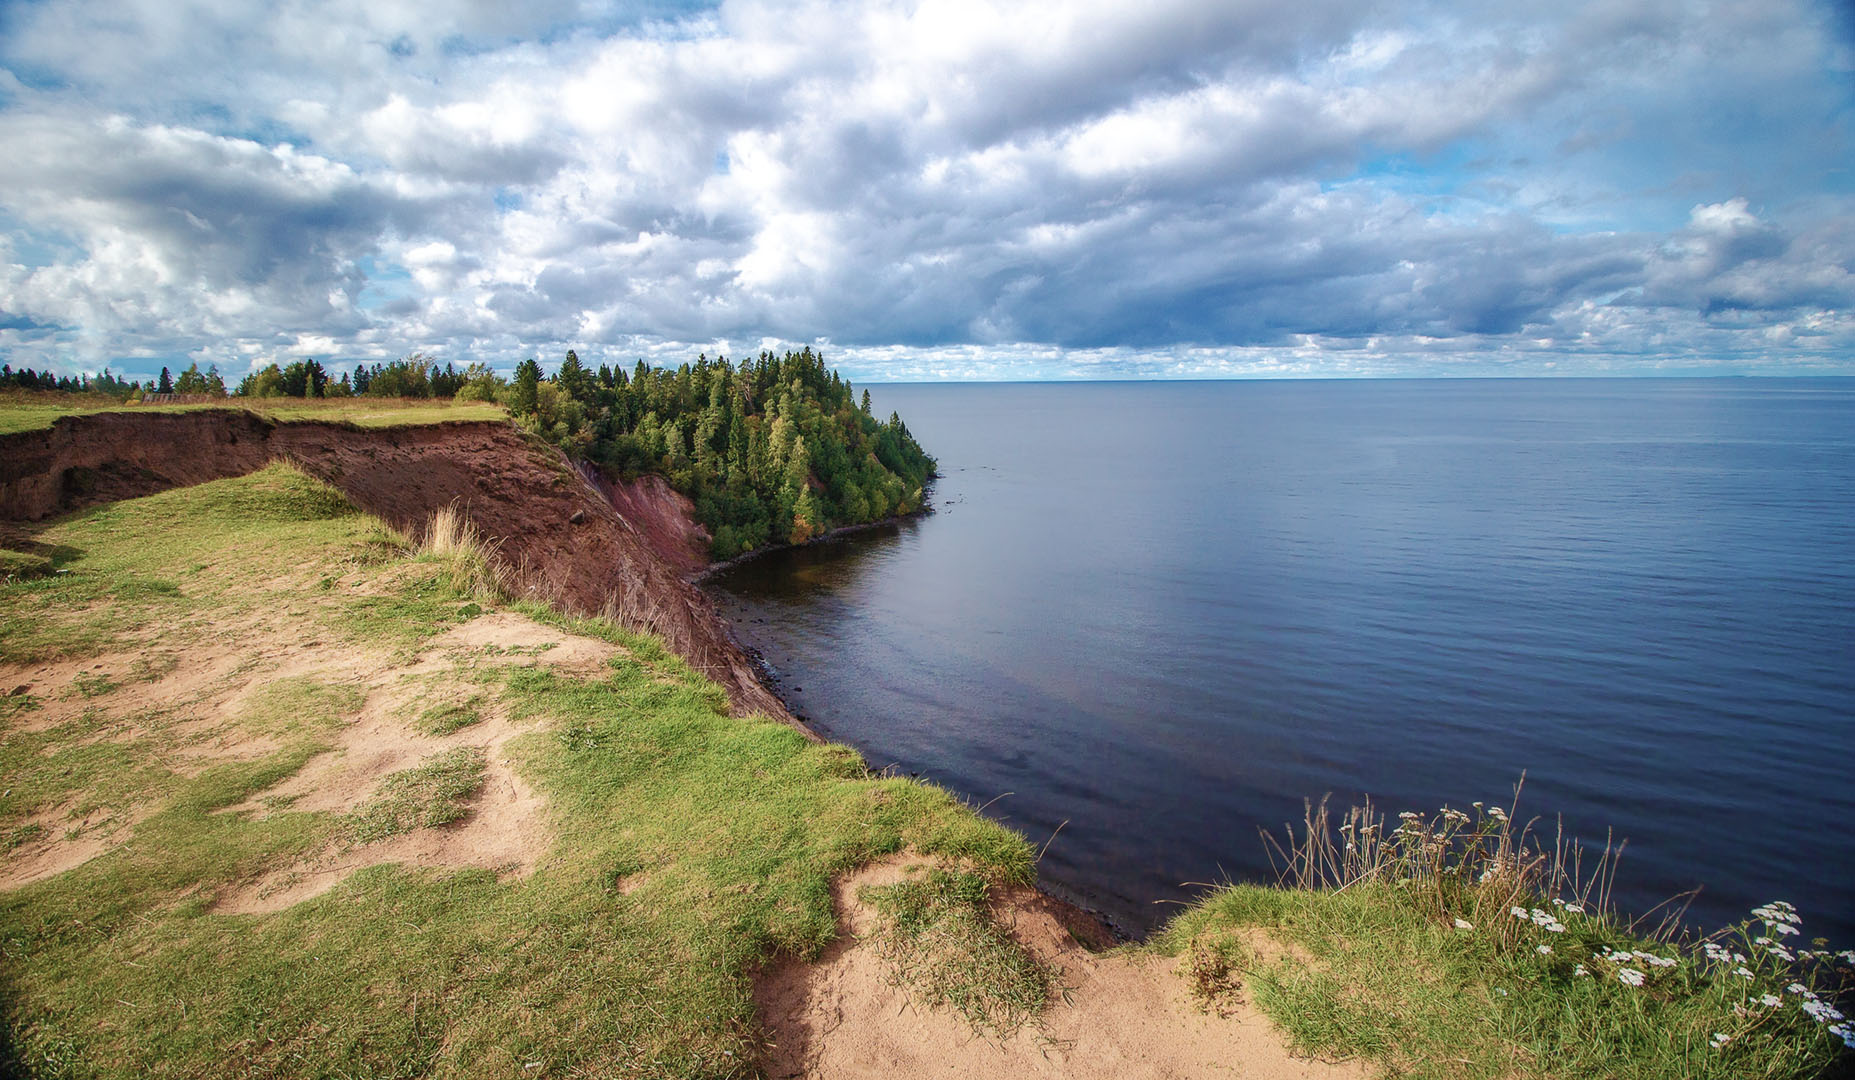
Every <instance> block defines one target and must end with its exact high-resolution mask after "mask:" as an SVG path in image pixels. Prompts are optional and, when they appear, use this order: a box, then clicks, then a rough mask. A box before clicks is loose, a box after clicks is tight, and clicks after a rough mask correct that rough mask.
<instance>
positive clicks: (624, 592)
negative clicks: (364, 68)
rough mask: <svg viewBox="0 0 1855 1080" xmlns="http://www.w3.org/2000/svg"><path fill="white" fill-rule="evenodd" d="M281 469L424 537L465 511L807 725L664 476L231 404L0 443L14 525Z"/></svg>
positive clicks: (755, 699) (557, 588) (514, 439)
mask: <svg viewBox="0 0 1855 1080" xmlns="http://www.w3.org/2000/svg"><path fill="white" fill-rule="evenodd" d="M280 458H282V459H288V460H290V461H293V462H295V463H296V464H297V465H298V466H299V467H301V468H302V469H303V471H305V472H307V473H309V474H310V475H312V476H315V477H317V478H319V479H321V480H323V481H325V482H327V483H329V484H332V485H334V486H335V487H338V488H340V489H341V490H342V491H343V492H345V493H346V494H347V496H348V497H349V498H350V499H352V500H353V501H354V503H355V505H357V506H359V507H360V508H361V509H363V510H365V511H367V512H368V513H371V514H374V515H376V516H378V517H380V518H383V519H385V520H386V521H387V522H388V523H390V524H392V525H393V526H394V527H395V528H398V529H401V530H403V531H405V532H407V533H409V534H411V535H412V536H414V537H415V538H416V537H418V536H420V535H422V533H423V530H424V528H425V526H426V524H427V522H428V521H429V520H430V518H431V515H432V514H433V513H435V512H436V511H438V510H439V509H442V508H443V507H446V506H452V505H455V506H457V507H458V509H459V510H461V511H462V512H463V514H464V516H465V517H466V518H467V519H468V520H469V521H470V523H471V524H472V525H474V526H475V527H476V529H477V531H478V533H480V534H481V535H482V536H484V537H485V538H486V539H488V540H490V541H491V542H492V543H493V544H494V545H496V557H497V558H498V559H499V560H500V561H501V562H502V564H503V565H504V566H505V567H506V568H507V569H508V570H509V571H511V573H512V575H513V579H514V582H515V583H516V586H517V588H518V589H520V590H521V591H522V592H523V593H525V594H526V595H530V596H533V597H535V598H538V599H542V600H545V601H547V602H549V603H551V604H553V605H555V606H556V607H558V608H559V609H561V610H563V611H567V612H570V613H574V614H598V613H604V614H607V615H610V616H612V617H614V618H616V619H617V620H618V621H619V623H620V624H622V625H624V626H627V627H630V628H632V629H638V630H646V631H649V632H651V633H653V634H656V635H658V636H659V637H662V638H663V639H664V641H665V643H666V644H668V645H669V647H670V648H671V649H672V650H674V651H675V652H676V653H677V654H678V655H680V656H682V657H683V658H684V659H685V660H687V661H688V662H689V663H690V664H691V665H692V666H693V667H695V668H696V669H698V670H700V671H702V672H703V673H704V674H706V675H708V676H709V677H710V678H712V679H714V680H715V681H716V682H718V683H720V684H721V685H722V686H724V687H726V688H727V690H728V694H729V697H730V699H731V700H732V701H733V703H734V709H735V712H736V713H739V714H747V713H754V712H759V713H764V714H766V715H768V716H771V717H774V718H777V719H780V720H784V721H786V722H787V723H791V724H794V725H795V726H799V725H798V724H797V721H796V720H794V719H793V718H792V716H791V714H789V713H788V712H787V711H786V709H785V707H784V706H783V705H781V704H780V701H779V699H778V698H777V697H775V696H774V695H773V694H771V693H769V692H768V691H767V689H766V688H765V687H764V686H762V685H761V684H760V682H759V681H758V679H756V678H755V676H754V672H753V668H752V666H751V664H750V663H749V662H748V660H747V658H746V656H745V655H743V654H742V652H741V651H740V650H739V649H738V648H737V647H735V645H734V644H733V642H732V641H731V640H730V639H729V637H728V634H727V631H726V629H725V627H724V626H723V623H722V621H721V619H720V618H719V617H718V616H717V615H716V614H715V611H714V608H713V607H712V606H711V605H710V603H709V601H708V599H707V597H705V596H703V595H702V593H701V591H700V590H698V589H696V588H695V586H693V585H691V584H689V583H688V582H687V581H685V580H684V579H683V574H684V573H687V572H688V571H690V570H692V569H699V568H700V565H701V563H702V561H703V555H702V551H703V550H704V549H705V548H706V539H705V538H704V537H703V535H702V533H701V529H700V527H699V526H697V525H695V523H694V521H693V520H692V519H691V518H690V517H689V516H688V508H687V500H683V499H682V497H681V496H679V495H677V494H676V493H675V492H674V491H671V490H670V489H669V487H668V485H663V484H661V483H660V482H659V483H657V484H652V483H650V482H649V481H650V480H656V479H657V478H655V477H651V478H646V481H645V482H642V483H638V484H630V485H618V486H613V485H600V486H599V487H595V486H594V484H592V483H590V482H589V481H588V480H587V479H586V478H584V477H582V476H581V475H580V474H579V472H578V471H577V470H576V469H575V468H574V467H573V466H572V465H571V464H569V463H568V462H567V460H566V459H565V458H564V457H563V456H562V455H561V454H560V452H559V451H557V450H555V449H554V448H553V447H550V446H547V445H545V444H542V443H539V442H535V441H533V440H530V439H528V438H527V437H525V436H524V435H523V434H522V433H521V432H520V431H518V430H517V429H516V428H515V427H513V426H512V425H509V424H505V423H497V422H493V421H476V422H455V423H444V424H429V425H421V426H412V427H400V428H360V427H355V426H352V425H347V424H331V423H320V422H304V423H285V424H278V423H272V422H270V421H267V420H265V419H263V418H261V417H258V416H255V415H253V414H251V413H247V412H242V411H238V410H232V409H225V410H212V411H201V412H186V413H155V412H148V413H97V414H94V415H90V416H71V417H64V418H62V419H60V420H58V421H57V422H56V423H55V424H54V425H53V426H52V427H51V428H50V429H49V430H43V431H28V432H20V433H17V434H12V435H0V520H12V521H34V520H38V519H40V518H43V517H46V516H48V515H51V514H59V513H65V512H67V511H70V510H74V509H78V508H80V507H83V506H88V505H93V504H96V503H101V502H108V501H112V500H115V499H122V498H132V497H134V496H138V495H148V494H152V493H154V492H156V491H161V490H165V489H167V488H171V487H180V486H184V485H187V484H197V483H202V482H204V481H207V480H215V479H220V478H223V477H228V476H240V475H243V474H245V473H248V472H253V471H255V470H257V469H260V468H262V467H264V466H265V465H266V464H268V463H269V462H271V461H274V460H277V459H280ZM678 500H681V501H678ZM576 515H577V517H578V521H577V522H576V521H575V520H574V519H575V517H576ZM692 560H693V564H692Z"/></svg>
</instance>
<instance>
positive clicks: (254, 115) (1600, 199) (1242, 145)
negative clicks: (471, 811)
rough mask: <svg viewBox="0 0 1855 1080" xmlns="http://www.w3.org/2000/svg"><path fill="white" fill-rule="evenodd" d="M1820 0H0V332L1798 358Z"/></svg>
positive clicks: (1834, 155)
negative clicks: (681, 5) (1217, 0)
mask: <svg viewBox="0 0 1855 1080" xmlns="http://www.w3.org/2000/svg"><path fill="white" fill-rule="evenodd" d="M1836 17H1837V16H1836V13H1835V11H1834V10H1833V7H1832V6H1830V5H1828V4H1826V3H1823V2H1818V0H1751V2H1746V3H1738V4H1732V5H1719V6H1714V7H1709V8H1705V9H1702V8H1697V7H1695V6H1694V5H1691V4H1681V3H1674V2H1667V0H1606V2H1592V3H1588V4H1572V5H1566V6H1561V7H1559V8H1555V9H1553V10H1552V11H1551V12H1550V13H1543V12H1540V11H1533V10H1528V9H1516V8H1514V7H1513V6H1512V5H1503V4H1494V3H1489V4H1485V5H1477V4H1471V5H1454V4H1452V5H1432V4H1429V3H1424V2H1418V0H1409V2H1407V3H1404V4H1401V5H1398V6H1396V7H1395V8H1387V7H1386V6H1384V5H1367V4H1363V3H1357V4H1355V3H1344V2H1343V3H1336V4H1302V5H1281V4H1278V3H1274V2H1265V0H1240V2H1237V3H1230V4H1212V5H1207V4H1202V3H1196V2H1188V0H1167V2H1162V3H1153V4H1146V5H1128V4H1123V3H1116V2H1109V0H1098V2H1092V3H1080V4H1073V5H1064V6H1063V7H1062V8H1060V9H1058V10H1050V9H1045V8H1038V7H1036V6H1031V7H1026V6H1024V5H1011V4H999V3H990V2H985V0H922V2H908V3H903V2H900V0H895V2H889V0H867V2H861V3H846V2H838V0H810V2H802V3H799V4H773V3H770V2H767V0H729V2H728V3H724V4H722V5H721V6H719V7H714V8H700V9H695V10H678V9H675V8H672V7H670V6H668V5H663V6H652V7H644V8H630V9H624V8H623V7H622V6H620V5H612V4H607V3H593V2H591V0H587V2H585V3H572V2H568V0H559V2H552V3H542V4H528V5H516V6H510V5H500V4H477V3H466V4H443V5H441V4H431V3H425V2H419V0H392V2H381V0H368V2H362V0H340V2H334V3H328V2H314V3H312V2H310V0H283V2H280V3H278V4H272V5H252V4H244V3H236V2H230V0H187V2H177V0H161V2H158V3H157V2H155V0H131V2H121V0H110V2H107V3H105V2H103V0H96V2H85V0H67V2H63V3H58V4H45V5H19V6H13V7H9V8H6V9H4V11H0V68H4V70H0V350H4V353H5V355H6V357H7V358H8V359H9V360H10V361H11V362H13V363H14V364H15V365H17V366H25V365H32V366H40V367H43V366H51V367H54V368H61V369H64V370H75V369H77V368H80V367H82V368H94V367H97V366H100V365H101V364H102V363H105V362H111V361H119V360H120V359H121V358H123V357H167V356H171V357H174V358H177V359H178V358H183V357H193V358H197V359H200V360H202V361H205V360H212V361H216V362H219V363H221V365H222V366H225V367H228V368H229V369H230V370H239V369H241V368H243V367H245V366H249V365H251V364H254V363H261V362H265V361H267V360H269V359H271V358H279V357H289V356H296V355H310V354H319V355H322V356H323V357H324V358H329V357H330V355H331V354H333V356H335V357H338V358H362V357H379V356H385V355H395V354H403V353H405V352H409V351H411V350H413V349H415V348H417V349H423V350H426V351H428V352H434V353H437V354H438V355H441V356H445V357H449V358H453V359H456V360H459V361H463V360H471V359H476V360H486V361H490V362H494V363H499V364H503V365H508V364H511V363H513V362H514V361H515V360H516V359H518V358H520V357H522V356H526V355H531V354H536V353H539V354H543V355H552V354H555V353H558V352H560V351H563V350H564V349H565V348H567V347H570V346H571V347H577V348H579V349H580V351H581V354H582V355H583V356H594V357H605V358H609V359H611V360H616V361H622V362H628V361H629V359H631V358H632V357H634V356H646V357H650V358H677V357H679V356H682V355H686V353H687V352H689V351H693V350H694V349H696V348H707V349H709V350H710V351H711V352H712V351H715V350H716V349H718V348H731V349H733V350H735V351H740V350H742V349H747V350H752V349H755V348H758V347H760V346H761V344H762V343H763V342H775V341H777V342H791V343H797V342H801V341H803V342H829V343H830V347H831V348H832V349H833V350H835V353H836V355H837V356H839V357H841V358H842V360H843V361H844V363H845V364H846V366H847V367H849V368H851V370H852V371H853V373H854V374H855V375H857V376H858V377H862V378H870V377H875V378H882V377H931V376H933V377H941V376H959V377H998V376H1003V377H1087V376H1090V375H1099V374H1113V375H1117V376H1123V377H1125V376H1128V375H1154V376H1166V375H1185V376H1215V375H1236V374H1251V375H1257V374H1264V375H1266V374H1390V373H1400V372H1403V373H1416V372H1438V371H1455V370H1463V371H1466V370H1476V371H1489V370H1529V371H1538V370H1547V367H1546V365H1556V366H1555V367H1553V368H1551V370H1561V371H1562V370H1572V369H1575V370H1585V371H1600V370H1601V371H1627V370H1644V369H1651V368H1654V369H1663V368H1674V369H1679V370H1698V369H1735V370H1820V369H1833V368H1836V367H1837V366H1839V365H1841V366H1846V364H1847V363H1848V358H1849V356H1850V355H1851V351H1852V350H1851V346H1855V335H1852V334H1851V328H1850V320H1849V316H1848V312H1849V311H1850V310H1851V309H1855V283H1852V282H1851V267H1852V266H1855V225H1852V224H1851V221H1852V215H1851V210H1852V209H1855V194H1852V193H1851V190H1850V180H1849V173H1848V171H1847V167H1846V162H1847V161H1848V160H1850V151H1851V149H1852V148H1851V147H1850V146H1849V132H1850V130H1851V125H1850V121H1851V119H1852V118H1855V108H1852V105H1855V93H1852V92H1851V89H1850V83H1849V82H1848V80H1847V78H1846V70H1845V69H1846V67H1847V66H1848V48H1847V43H1846V42H1845V41H1844V40H1843V38H1844V37H1845V36H1846V35H1844V34H1843V33H1842V32H1841V30H1840V29H1839V27H1838V24H1837V23H1836V22H1835V19H1836ZM148 363H156V361H154V360H150V361H148ZM117 366H118V368H119V369H120V368H121V367H122V364H121V363H118V364H117Z"/></svg>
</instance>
